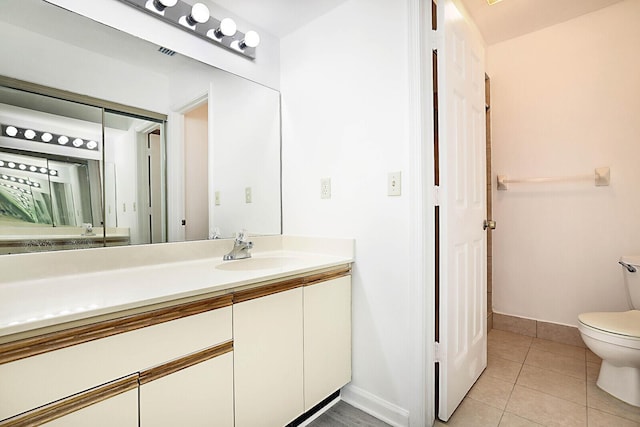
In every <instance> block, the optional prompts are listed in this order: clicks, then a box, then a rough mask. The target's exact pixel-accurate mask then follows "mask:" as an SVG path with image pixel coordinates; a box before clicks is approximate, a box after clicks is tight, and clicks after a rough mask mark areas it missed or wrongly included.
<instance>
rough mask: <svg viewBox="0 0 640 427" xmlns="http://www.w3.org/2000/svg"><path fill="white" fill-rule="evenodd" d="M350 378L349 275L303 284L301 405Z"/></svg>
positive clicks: (308, 404)
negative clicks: (302, 401)
mask: <svg viewBox="0 0 640 427" xmlns="http://www.w3.org/2000/svg"><path fill="white" fill-rule="evenodd" d="M349 381H351V276H347V277H341V278H338V279H334V280H328V281H326V282H321V283H317V284H314V285H310V286H305V287H304V408H305V411H308V410H309V409H311V408H312V407H313V406H315V405H316V404H318V403H319V402H320V401H322V400H323V399H324V398H326V397H327V396H329V395H330V394H331V393H333V392H334V391H336V390H338V389H340V388H341V387H342V386H344V385H345V384H347V383H348V382H349Z"/></svg>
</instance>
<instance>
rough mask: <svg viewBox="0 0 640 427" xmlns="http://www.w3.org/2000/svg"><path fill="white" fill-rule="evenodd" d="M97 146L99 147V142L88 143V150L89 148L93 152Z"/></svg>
mask: <svg viewBox="0 0 640 427" xmlns="http://www.w3.org/2000/svg"><path fill="white" fill-rule="evenodd" d="M97 146H98V143H97V142H95V141H89V142H87V148H88V149H89V150H93V149H95V148H96V147H97Z"/></svg>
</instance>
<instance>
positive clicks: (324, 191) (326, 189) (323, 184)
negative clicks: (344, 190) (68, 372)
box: [320, 178, 331, 199]
mask: <svg viewBox="0 0 640 427" xmlns="http://www.w3.org/2000/svg"><path fill="white" fill-rule="evenodd" d="M320 198H321V199H330V198H331V178H322V179H321V180H320Z"/></svg>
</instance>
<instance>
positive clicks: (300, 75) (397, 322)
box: [281, 0, 416, 425]
mask: <svg viewBox="0 0 640 427" xmlns="http://www.w3.org/2000/svg"><path fill="white" fill-rule="evenodd" d="M407 4H408V2H400V1H397V0H350V1H348V2H346V3H344V4H343V5H341V6H339V7H338V8H336V9H334V10H332V11H331V12H329V13H327V14H326V15H323V16H322V17H320V18H318V19H317V20H315V21H313V22H311V23H310V24H308V25H306V26H305V27H303V28H301V29H299V30H297V31H295V32H294V33H292V34H290V35H288V36H286V37H284V38H283V39H282V44H281V58H282V61H281V72H282V77H281V92H282V105H283V107H282V109H283V134H282V137H283V189H284V191H283V192H284V194H283V205H284V206H283V210H284V233H285V234H304V235H316V236H349V237H354V238H355V239H356V262H355V265H354V275H353V382H352V383H351V385H350V386H349V387H347V394H348V396H349V397H350V398H353V397H355V398H356V399H357V400H358V401H359V402H360V403H363V404H364V406H366V407H367V409H369V410H371V409H372V408H374V409H375V410H379V411H380V413H381V415H384V416H387V417H389V419H390V421H393V422H394V423H395V424H396V425H406V424H407V423H408V413H407V411H408V410H409V408H410V406H411V399H412V393H413V392H414V390H413V388H412V386H411V384H412V381H413V377H414V375H416V373H415V372H412V367H411V358H412V353H411V343H410V334H409V332H408V331H409V330H410V329H411V325H410V322H409V320H410V317H409V316H410V315H409V312H410V310H409V307H410V305H411V301H410V293H411V289H410V273H409V270H410V262H411V258H412V255H413V254H412V253H411V248H412V240H411V236H410V233H409V230H410V226H409V221H410V197H409V195H410V194H411V193H412V191H415V190H416V189H414V188H411V185H410V184H409V183H410V180H408V179H405V182H404V183H403V184H404V188H403V189H402V191H403V195H402V196H401V197H388V196H387V173H388V172H392V171H403V172H404V175H403V176H404V177H405V178H406V177H407V174H406V173H407V170H408V168H409V166H410V163H411V159H410V157H409V153H410V135H409V132H408V116H409V115H410V102H409V97H410V94H409V70H408V65H409V58H408V57H409V48H408V31H407V27H408V23H409V18H408V15H409V11H408V10H407V9H408V7H407ZM323 177H330V178H331V193H332V194H331V199H328V200H327V199H321V198H320V180H321V178H323ZM414 394H415V393H414Z"/></svg>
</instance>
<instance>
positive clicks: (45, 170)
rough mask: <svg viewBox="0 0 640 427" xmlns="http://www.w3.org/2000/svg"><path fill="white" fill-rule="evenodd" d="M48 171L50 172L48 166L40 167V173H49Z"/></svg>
mask: <svg viewBox="0 0 640 427" xmlns="http://www.w3.org/2000/svg"><path fill="white" fill-rule="evenodd" d="M47 172H49V171H48V170H47V168H40V173H47Z"/></svg>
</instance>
